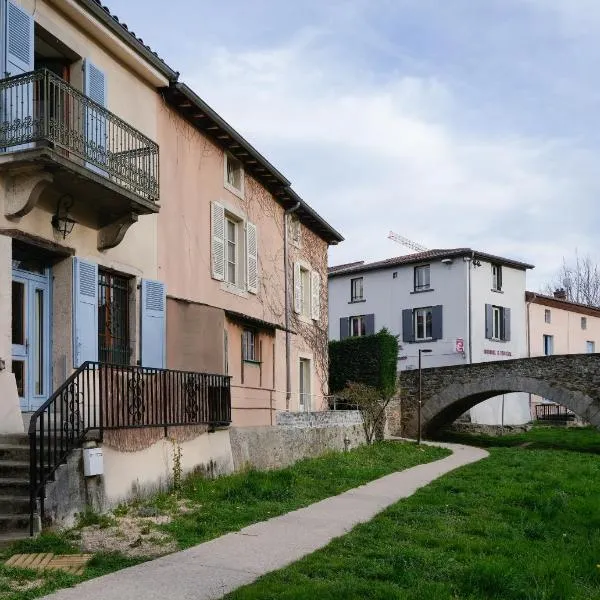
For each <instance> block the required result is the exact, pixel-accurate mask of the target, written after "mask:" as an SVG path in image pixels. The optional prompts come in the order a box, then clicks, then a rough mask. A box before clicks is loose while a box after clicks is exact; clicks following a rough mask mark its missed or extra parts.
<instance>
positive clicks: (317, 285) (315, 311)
mask: <svg viewBox="0 0 600 600" xmlns="http://www.w3.org/2000/svg"><path fill="white" fill-rule="evenodd" d="M311 276H312V280H311V286H310V289H311V299H312V300H311V316H312V318H313V320H314V321H318V320H319V319H320V318H321V277H320V275H319V272H318V271H313V272H312V273H311Z"/></svg>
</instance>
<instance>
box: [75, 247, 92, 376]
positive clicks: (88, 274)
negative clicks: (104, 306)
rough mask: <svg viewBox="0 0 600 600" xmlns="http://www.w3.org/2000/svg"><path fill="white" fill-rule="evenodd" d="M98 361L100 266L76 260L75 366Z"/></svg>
mask: <svg viewBox="0 0 600 600" xmlns="http://www.w3.org/2000/svg"><path fill="white" fill-rule="evenodd" d="M86 360H88V361H91V362H96V361H97V360H98V265H97V264H95V263H92V262H88V261H85V260H81V259H80V258H75V259H74V260H73V365H74V366H75V368H77V367H79V366H81V365H82V364H83V363H84V362H85V361H86Z"/></svg>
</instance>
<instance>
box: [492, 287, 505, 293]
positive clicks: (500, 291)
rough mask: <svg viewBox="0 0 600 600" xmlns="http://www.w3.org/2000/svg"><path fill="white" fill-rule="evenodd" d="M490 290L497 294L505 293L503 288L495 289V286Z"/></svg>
mask: <svg viewBox="0 0 600 600" xmlns="http://www.w3.org/2000/svg"><path fill="white" fill-rule="evenodd" d="M490 291H491V292H495V293H496V294H504V292H503V291H502V290H495V289H494V288H492V289H491V290H490Z"/></svg>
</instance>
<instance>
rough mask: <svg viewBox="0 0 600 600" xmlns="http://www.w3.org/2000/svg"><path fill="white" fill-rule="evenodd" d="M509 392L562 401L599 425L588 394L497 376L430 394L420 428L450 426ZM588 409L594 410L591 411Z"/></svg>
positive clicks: (429, 432)
mask: <svg viewBox="0 0 600 600" xmlns="http://www.w3.org/2000/svg"><path fill="white" fill-rule="evenodd" d="M512 392H524V393H527V394H534V395H536V396H541V397H542V398H545V399H547V400H550V401H552V402H556V403H557V404H562V405H563V406H566V407H567V408H568V409H570V410H572V411H573V412H574V413H575V414H576V415H578V416H579V417H582V418H584V419H585V420H587V421H590V422H591V423H592V424H593V425H595V426H597V427H600V404H599V403H598V402H597V401H595V400H594V399H593V398H592V397H590V396H588V395H587V394H584V393H582V392H579V391H572V390H569V389H567V388H564V387H561V386H557V385H552V384H550V383H548V382H547V381H544V380H540V379H535V378H533V377H510V376H499V377H494V378H493V379H489V380H478V381H473V382H470V383H456V384H452V385H449V386H448V387H446V388H445V389H444V390H442V391H440V392H439V393H437V394H435V395H433V396H431V397H430V398H429V399H428V400H427V402H426V403H424V404H423V409H422V420H423V431H424V433H425V434H427V435H432V434H434V433H435V432H436V431H437V430H438V429H439V428H440V427H443V426H445V425H450V424H451V423H453V422H454V421H455V420H456V419H457V418H458V417H459V416H460V415H462V414H463V413H465V412H466V411H468V410H469V409H471V408H473V407H474V406H476V405H477V404H479V403H480V402H483V401H484V400H488V399H489V398H493V397H495V396H501V395H502V394H509V393H512ZM590 408H595V409H596V410H592V411H590ZM414 427H416V423H415V424H414Z"/></svg>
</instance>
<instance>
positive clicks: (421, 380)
mask: <svg viewBox="0 0 600 600" xmlns="http://www.w3.org/2000/svg"><path fill="white" fill-rule="evenodd" d="M421 354H431V349H430V348H423V349H421V348H419V411H418V426H419V432H418V436H417V444H419V445H421V408H422V406H423V372H422V370H421Z"/></svg>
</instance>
